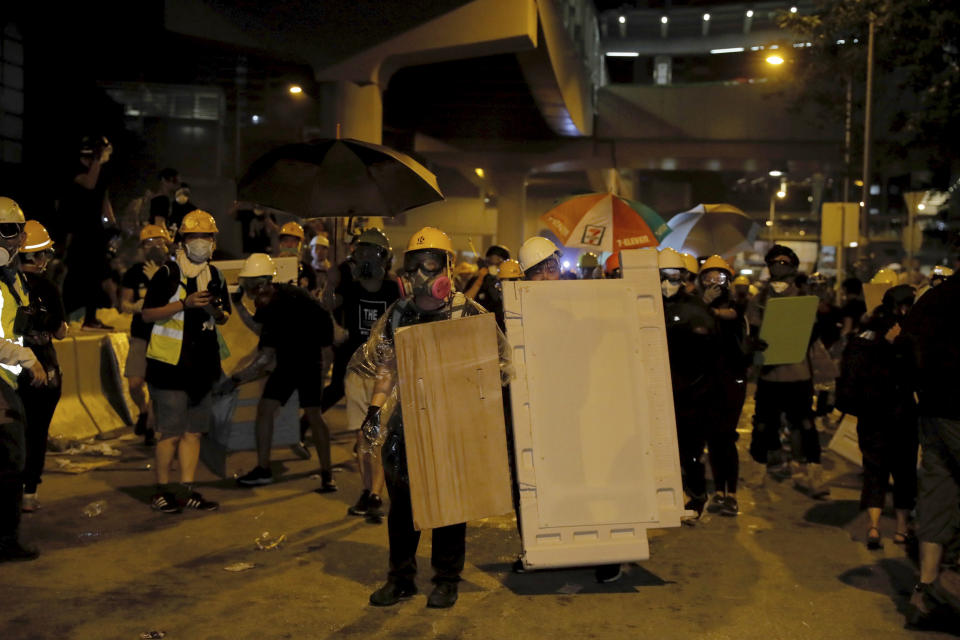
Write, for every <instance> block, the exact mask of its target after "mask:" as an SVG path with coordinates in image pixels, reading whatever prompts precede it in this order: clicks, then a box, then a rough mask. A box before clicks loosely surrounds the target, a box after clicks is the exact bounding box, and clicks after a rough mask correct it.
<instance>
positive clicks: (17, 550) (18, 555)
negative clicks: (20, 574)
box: [0, 540, 40, 562]
mask: <svg viewBox="0 0 960 640" xmlns="http://www.w3.org/2000/svg"><path fill="white" fill-rule="evenodd" d="M39 556H40V552H39V551H37V550H36V549H31V548H30V547H25V546H23V545H22V544H20V542H18V541H17V540H7V541H4V542H0V562H28V561H30V560H36V559H37V558H38V557H39Z"/></svg>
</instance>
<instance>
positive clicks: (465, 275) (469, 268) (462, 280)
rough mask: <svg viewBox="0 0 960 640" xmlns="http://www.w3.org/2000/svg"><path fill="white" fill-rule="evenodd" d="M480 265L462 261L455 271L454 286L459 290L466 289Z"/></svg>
mask: <svg viewBox="0 0 960 640" xmlns="http://www.w3.org/2000/svg"><path fill="white" fill-rule="evenodd" d="M478 270H479V267H477V265H475V264H472V263H470V262H461V263H460V264H458V265H457V268H456V269H455V270H454V272H453V288H454V289H456V290H457V291H466V290H467V287H468V286H469V284H470V283H471V282H473V280H474V279H475V278H474V277H475V276H476V274H477V271H478Z"/></svg>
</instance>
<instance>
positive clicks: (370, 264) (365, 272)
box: [350, 243, 387, 281]
mask: <svg viewBox="0 0 960 640" xmlns="http://www.w3.org/2000/svg"><path fill="white" fill-rule="evenodd" d="M386 254H387V252H386V250H385V249H383V248H382V247H378V246H375V245H372V244H366V243H364V244H360V245H357V248H356V249H355V250H354V252H353V255H352V256H351V257H350V258H351V263H350V266H351V269H352V271H353V276H354V277H355V278H356V279H357V280H374V281H376V280H383V277H384V276H385V275H387V267H386Z"/></svg>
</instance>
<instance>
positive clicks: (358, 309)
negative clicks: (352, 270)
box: [335, 279, 400, 353]
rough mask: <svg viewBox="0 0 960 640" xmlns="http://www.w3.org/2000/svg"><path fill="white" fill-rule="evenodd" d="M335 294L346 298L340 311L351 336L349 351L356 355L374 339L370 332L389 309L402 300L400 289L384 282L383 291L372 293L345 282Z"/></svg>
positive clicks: (392, 282) (342, 281) (348, 340)
mask: <svg viewBox="0 0 960 640" xmlns="http://www.w3.org/2000/svg"><path fill="white" fill-rule="evenodd" d="M335 293H336V294H337V295H338V296H342V297H343V304H342V305H340V309H339V311H340V317H341V318H342V320H341V324H342V326H343V328H344V329H346V330H347V332H348V333H349V334H350V337H349V338H348V339H347V347H346V348H347V349H349V350H350V352H351V353H352V352H353V351H354V350H356V348H357V347H359V346H360V345H361V344H363V343H364V342H365V341H366V339H367V338H369V337H370V329H371V328H372V327H373V325H374V323H376V321H377V320H379V319H380V316H382V315H383V314H384V313H385V312H386V310H387V307H389V306H390V305H391V304H393V302H394V301H396V300H397V299H398V298H399V297H400V287H399V286H398V285H397V283H396V282H395V281H393V280H387V279H384V280H383V283H382V284H381V285H380V289H379V290H378V291H375V292H373V293H371V292H369V291H367V290H366V289H364V288H363V286H362V285H361V284H360V283H359V282H357V281H356V280H353V279H350V280H346V281H344V280H341V281H340V284H339V285H338V286H337V289H336V292H335Z"/></svg>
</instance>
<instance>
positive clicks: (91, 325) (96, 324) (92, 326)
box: [80, 320, 113, 331]
mask: <svg viewBox="0 0 960 640" xmlns="http://www.w3.org/2000/svg"><path fill="white" fill-rule="evenodd" d="M80 328H81V329H83V330H84V331H113V327H111V326H110V325H108V324H103V323H102V322H100V321H99V320H94V321H92V322H84V323H83V326H81V327H80Z"/></svg>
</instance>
